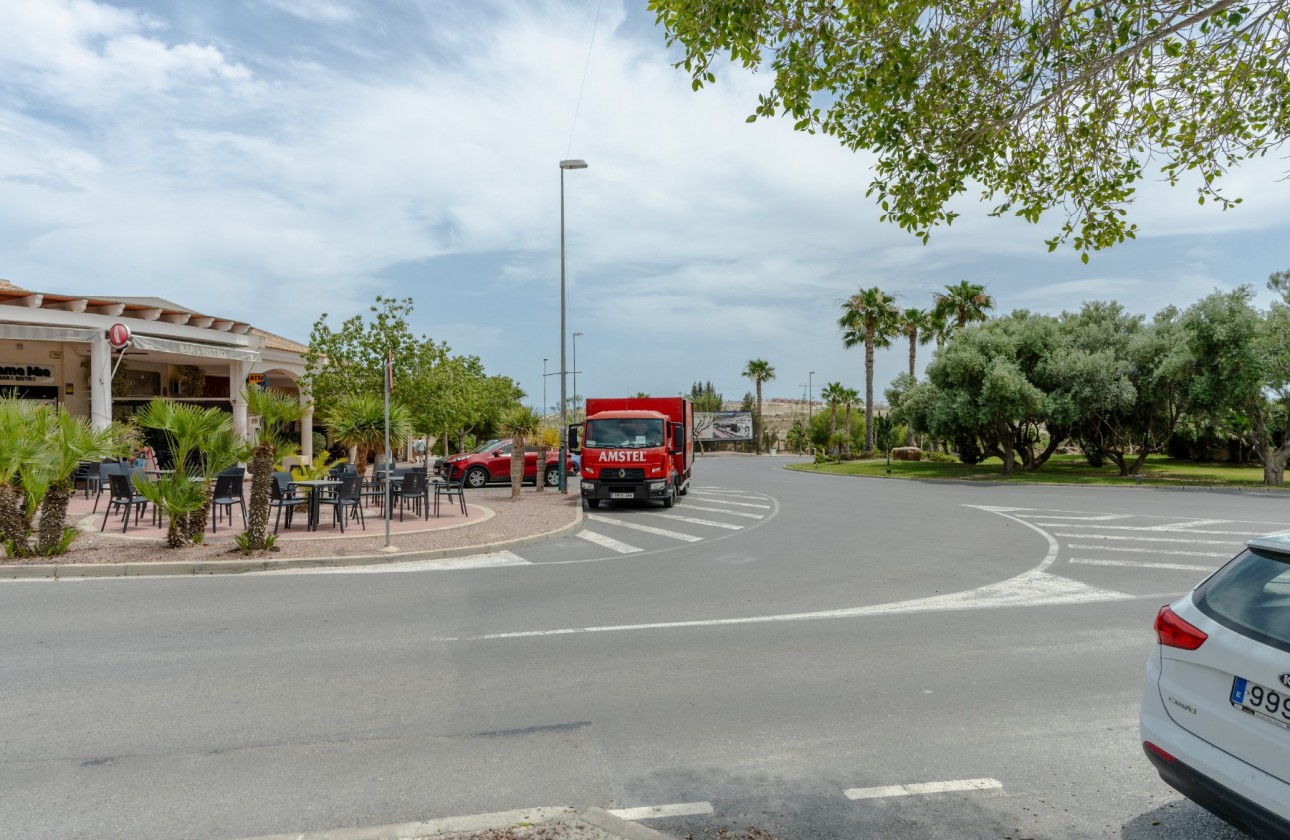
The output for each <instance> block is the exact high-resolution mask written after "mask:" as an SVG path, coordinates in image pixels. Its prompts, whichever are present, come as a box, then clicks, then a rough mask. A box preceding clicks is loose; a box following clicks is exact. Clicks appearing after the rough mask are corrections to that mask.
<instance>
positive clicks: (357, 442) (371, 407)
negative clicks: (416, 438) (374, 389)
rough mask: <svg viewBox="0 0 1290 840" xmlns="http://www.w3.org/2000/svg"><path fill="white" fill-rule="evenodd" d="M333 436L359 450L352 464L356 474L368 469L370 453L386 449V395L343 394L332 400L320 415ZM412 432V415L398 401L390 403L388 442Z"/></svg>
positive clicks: (392, 442) (345, 444) (391, 443)
mask: <svg viewBox="0 0 1290 840" xmlns="http://www.w3.org/2000/svg"><path fill="white" fill-rule="evenodd" d="M323 422H324V423H326V424H327V428H329V429H331V433H332V437H333V438H335V439H336V441H338V442H339V443H341V444H342V445H344V446H352V447H354V448H355V451H356V452H357V453H358V457H357V458H355V459H354V466H355V468H356V469H357V470H358V473H359V475H363V474H364V472H366V470H367V464H368V460H367V455H368V453H369V452H381V451H384V450H385V397H384V395H377V394H371V393H353V394H342V395H340V396H338V397H336V398H335V399H333V400H332V402H331V406H330V407H329V408H328V409H327V411H326V413H325V414H324V415H323ZM411 433H412V417H411V414H410V413H409V412H408V409H407V407H406V406H404V405H403V404H402V403H401V402H397V401H391V402H390V445H391V446H393V445H394V441H398V440H403V439H404V438H406V437H407V436H408V435H410V434H411Z"/></svg>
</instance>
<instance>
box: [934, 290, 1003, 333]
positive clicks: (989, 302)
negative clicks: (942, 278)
mask: <svg viewBox="0 0 1290 840" xmlns="http://www.w3.org/2000/svg"><path fill="white" fill-rule="evenodd" d="M932 298H933V299H934V300H935V301H936V306H935V311H937V312H939V313H941V314H942V316H944V317H945V319H946V320H947V321H952V322H953V323H954V324H955V325H956V326H957V327H958V329H960V330H961V329H963V328H964V327H966V326H967V325H968V323H969V322H977V321H987V320H989V318H990V316H989V314H988V313H989V310H991V309H994V298H992V297H990V296H989V295H988V294H986V292H985V286H980V285H977V284H976V283H969V282H968V281H966V280H960V281H959V284H958V285H957V286H946V287H945V291H944V292H936V293H935V294H933V295H932Z"/></svg>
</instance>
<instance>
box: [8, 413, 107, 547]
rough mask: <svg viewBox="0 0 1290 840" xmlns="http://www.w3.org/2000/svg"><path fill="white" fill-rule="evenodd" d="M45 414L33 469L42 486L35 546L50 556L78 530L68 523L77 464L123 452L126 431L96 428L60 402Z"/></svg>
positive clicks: (63, 545)
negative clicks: (41, 444) (40, 446)
mask: <svg viewBox="0 0 1290 840" xmlns="http://www.w3.org/2000/svg"><path fill="white" fill-rule="evenodd" d="M45 416H46V420H47V424H46V426H45V429H44V437H45V443H46V446H45V451H44V453H43V455H42V457H41V459H40V461H39V463H38V465H37V466H36V469H35V470H34V472H35V473H37V474H39V481H38V482H35V484H39V485H43V486H44V491H43V493H42V496H41V500H40V525H39V529H38V530H37V536H36V550H37V551H38V552H39V553H41V554H44V555H46V556H49V555H54V554H62V553H63V552H65V551H66V550H67V547H68V545H70V544H71V541H72V539H74V538H75V535H77V534H79V533H80V531H79V530H77V529H76V528H71V527H68V525H67V502H68V499H70V498H71V495H72V491H73V489H74V487H75V482H74V479H73V476H74V475H75V474H76V468H77V466H79V465H80V464H81V462H83V461H91V462H92V461H98V460H101V459H103V458H108V457H111V456H114V455H124V454H126V453H127V452H128V451H129V443H128V442H127V441H128V438H129V434H128V433H127V432H126V430H125V428H124V427H123V426H121V424H119V423H112V424H110V425H109V426H107V427H106V428H103V429H96V428H94V425H93V424H92V423H91V422H90V420H89V418H86V417H73V416H72V415H71V414H69V413H68V411H67V409H66V408H64V407H62V406H59V407H58V408H56V409H54V410H53V411H47V412H45ZM28 476H29V478H30V477H31V474H30V473H29V474H28ZM33 489H34V487H33Z"/></svg>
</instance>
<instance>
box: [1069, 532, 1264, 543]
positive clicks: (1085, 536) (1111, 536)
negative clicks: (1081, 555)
mask: <svg viewBox="0 0 1290 840" xmlns="http://www.w3.org/2000/svg"><path fill="white" fill-rule="evenodd" d="M1054 536H1057V537H1072V538H1074V539H1077V540H1078V539H1082V540H1117V541H1120V542H1152V543H1186V544H1188V545H1238V544H1239V543H1237V542H1236V541H1234V540H1190V539H1186V538H1184V537H1122V536H1120V535H1119V534H1105V535H1104V534H1054Z"/></svg>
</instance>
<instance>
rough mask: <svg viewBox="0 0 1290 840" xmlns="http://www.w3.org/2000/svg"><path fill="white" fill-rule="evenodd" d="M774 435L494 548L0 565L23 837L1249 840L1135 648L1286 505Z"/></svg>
mask: <svg viewBox="0 0 1290 840" xmlns="http://www.w3.org/2000/svg"><path fill="white" fill-rule="evenodd" d="M784 463H786V459H782V458H779V459H770V458H725V459H722V458H708V459H703V460H701V461H700V462H699V468H698V470H697V471H696V472H697V474H698V478H697V480H696V482H695V484H696V487H695V492H694V493H692V494H691V495H690V496H688V497H686V498H685V499H684V500H683V501H682V502H681V503H680V504H679V505H678V506H677V507H675V508H674V509H672V510H670V511H664V510H663V509H662V508H659V507H644V506H626V507H615V506H613V505H608V504H607V505H605V506H604V507H602V509H601V510H599V511H596V512H595V515H594V516H593V517H591V518H590V519H589V521H588V522H587V528H586V529H585V530H584V532H583V533H581V534H579V535H577V536H571V537H569V538H566V539H564V540H561V541H558V542H551V543H544V544H540V545H536V546H530V547H527V548H524V549H522V550H520V552H519V553H518V554H517V555H505V556H503V557H500V558H499V557H492V558H488V559H487V564H486V565H485V567H482V568H470V569H459V570H453V571H429V570H408V571H401V572H400V571H385V572H382V573H364V572H354V573H296V574H283V575H255V576H252V575H244V576H236V577H231V576H217V577H210V578H197V579H192V578H184V579H173V578H155V579H88V580H66V581H58V582H53V581H13V582H6V583H3V584H0V836H5V837H22V838H31V840H35V838H71V837H77V838H79V837H85V838H90V837H92V838H96V840H97V838H131V840H138V839H139V838H154V837H155V838H163V837H164V838H210V839H211V840H228V839H229V838H235V837H245V836H251V835H259V834H268V833H274V832H287V831H292V830H306V829H315V830H316V829H326V828H335V827H346V826H362V825H376V824H384V823H394V822H406V821H410V820H416V819H428V818H434V817H442V816H453V815H460V814H470V813H480V812H491V811H501V810H509V809H515V808H523V807H531V806H542V805H572V806H575V807H587V806H597V807H603V808H610V809H634V808H642V807H646V806H667V807H665V808H663V809H662V810H661V811H660V812H659V813H664V814H672V816H664V817H661V818H660V817H653V818H648V821H647V822H646V823H645V824H647V825H649V826H651V827H653V828H656V829H659V830H661V831H665V832H668V833H671V834H674V835H675V836H677V837H684V836H686V835H687V834H693V835H694V836H695V837H696V838H698V837H703V836H705V832H706V834H707V836H713V835H714V833H715V831H716V829H717V828H718V827H722V826H728V827H732V828H733V827H738V826H746V825H755V826H758V827H761V828H763V829H766V830H768V831H770V832H771V833H772V834H773V836H774V837H775V838H777V840H793V839H794V838H803V839H804V838H819V839H820V840H856V838H866V837H873V838H884V839H885V838H928V837H945V838H1000V839H1002V838H1012V840H1019V838H1085V837H1088V838H1109V837H1119V838H1126V839H1127V840H1139V838H1147V837H1150V838H1158V839H1159V840H1182V839H1183V838H1186V840H1220V838H1234V837H1240V836H1242V835H1239V834H1238V833H1236V832H1234V831H1232V830H1231V829H1228V828H1227V827H1225V826H1224V825H1223V824H1221V823H1219V822H1218V821H1217V820H1215V819H1213V818H1211V817H1209V816H1208V815H1207V814H1205V813H1204V812H1203V811H1201V810H1200V809H1198V808H1196V807H1194V806H1192V805H1191V804H1190V803H1187V802H1186V801H1185V800H1183V799H1182V798H1181V797H1180V796H1178V795H1177V794H1175V793H1174V792H1173V791H1172V790H1171V789H1170V788H1168V787H1167V786H1165V785H1164V784H1163V783H1162V782H1160V780H1159V779H1158V777H1157V776H1156V775H1155V773H1154V771H1153V770H1152V769H1151V768H1150V766H1149V765H1148V764H1147V762H1146V760H1145V759H1144V757H1143V756H1142V752H1141V747H1140V745H1139V742H1138V737H1137V706H1138V698H1139V693H1140V691H1141V677H1142V666H1143V663H1144V661H1145V658H1146V655H1147V651H1148V647H1149V645H1150V644H1151V642H1152V640H1153V633H1152V631H1151V623H1152V620H1153V618H1154V615H1155V612H1156V610H1157V609H1158V608H1159V606H1160V605H1161V604H1163V603H1165V602H1167V601H1170V600H1172V599H1173V598H1174V597H1176V596H1177V595H1178V594H1180V593H1182V592H1184V591H1186V590H1187V589H1189V588H1190V587H1191V586H1192V585H1193V584H1194V583H1196V582H1197V581H1198V580H1200V578H1201V577H1203V576H1204V574H1205V570H1206V569H1212V568H1215V567H1217V566H1218V565H1220V564H1221V563H1222V562H1224V560H1225V558H1227V557H1230V556H1231V555H1232V554H1233V553H1235V551H1236V550H1237V549H1238V547H1239V545H1240V544H1241V542H1242V541H1243V540H1244V539H1245V538H1247V537H1248V536H1253V535H1256V534H1261V533H1267V532H1270V531H1275V530H1281V529H1284V528H1285V527H1287V525H1288V524H1290V507H1288V505H1290V498H1287V497H1284V496H1280V495H1265V494H1262V493H1235V492H1205V491H1168V490H1154V489H1149V488H1139V487H1126V488H1123V489H1121V488H1080V487H1024V488H999V487H991V486H966V485H934V484H925V483H911V482H900V481H875V480H860V479H845V478H837V477H821V476H805V475H800V474H795V473H790V472H787V471H785V470H783V469H782V466H783V464H784ZM678 517H680V518H678ZM891 786H906V787H903V788H899V789H893V788H892V787H891ZM896 794H899V795H896Z"/></svg>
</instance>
